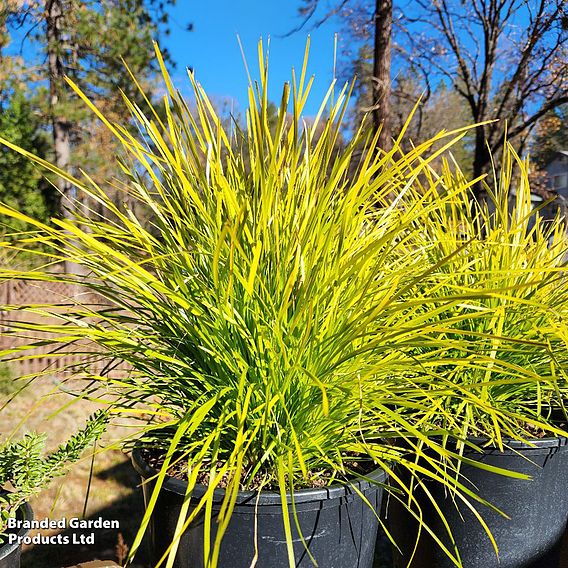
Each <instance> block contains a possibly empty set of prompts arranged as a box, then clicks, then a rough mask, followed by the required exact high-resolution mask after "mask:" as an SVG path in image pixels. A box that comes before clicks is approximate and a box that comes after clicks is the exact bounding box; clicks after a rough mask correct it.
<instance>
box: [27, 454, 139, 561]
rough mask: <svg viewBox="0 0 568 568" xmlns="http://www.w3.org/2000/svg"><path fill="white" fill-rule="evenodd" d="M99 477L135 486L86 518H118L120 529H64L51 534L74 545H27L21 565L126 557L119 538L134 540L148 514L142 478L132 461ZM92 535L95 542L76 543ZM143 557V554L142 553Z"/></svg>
mask: <svg viewBox="0 0 568 568" xmlns="http://www.w3.org/2000/svg"><path fill="white" fill-rule="evenodd" d="M96 477H97V478H99V479H101V480H108V479H112V480H114V481H115V482H116V483H120V484H121V485H123V486H124V487H127V488H129V489H131V493H129V494H128V495H127V496H126V497H123V498H121V499H119V500H117V501H116V502H114V503H112V505H110V506H108V507H105V508H103V509H100V510H98V511H96V512H94V513H93V514H91V515H89V516H88V517H86V519H87V520H93V521H94V520H95V519H98V518H101V519H107V520H116V521H118V523H119V526H120V528H118V529H104V528H101V529H78V528H77V529H70V528H67V529H65V530H62V531H60V532H56V533H51V534H56V535H57V534H59V535H61V537H67V538H68V539H69V542H70V544H54V545H48V544H41V545H39V544H38V545H35V546H33V547H29V548H26V549H25V550H24V552H23V554H22V560H21V568H60V567H62V566H71V565H73V564H78V563H80V562H87V561H90V560H114V561H115V562H116V561H120V560H122V559H123V558H120V557H121V556H123V557H124V551H125V549H124V547H120V546H119V541H120V539H122V540H123V541H124V543H126V544H127V545H130V544H131V543H132V542H133V540H134V536H135V535H136V531H137V529H138V524H139V523H140V520H141V519H142V516H143V514H144V502H143V498H142V490H141V488H139V487H138V484H139V482H140V478H139V477H138V475H137V474H136V473H135V472H134V470H133V469H132V466H131V465H130V462H122V463H120V464H117V465H115V466H113V467H111V468H109V469H107V470H104V471H102V472H100V473H99V474H97V476H96ZM43 532H45V531H43ZM90 534H93V535H94V543H93V544H86V543H84V544H81V543H76V544H73V539H74V537H75V540H81V535H82V536H83V538H86V537H87V536H88V535H90ZM119 535H120V536H119ZM119 549H121V550H122V552H121V550H119ZM139 556H142V553H140V554H139ZM130 566H131V567H132V568H148V567H147V566H146V565H145V564H144V563H143V562H142V560H140V561H137V562H135V563H134V564H131V565H130Z"/></svg>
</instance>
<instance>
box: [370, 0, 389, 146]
mask: <svg viewBox="0 0 568 568" xmlns="http://www.w3.org/2000/svg"><path fill="white" fill-rule="evenodd" d="M391 35H392V0H376V6H375V45H374V53H373V59H374V61H373V78H372V81H373V108H374V110H373V128H374V129H375V132H376V131H377V130H378V129H379V128H381V125H382V129H381V134H380V136H379V141H378V144H377V146H378V148H380V149H381V150H389V149H390V147H391V128H390V90H391V77H390V67H391Z"/></svg>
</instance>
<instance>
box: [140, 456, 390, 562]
mask: <svg viewBox="0 0 568 568" xmlns="http://www.w3.org/2000/svg"><path fill="white" fill-rule="evenodd" d="M132 462H133V464H134V468H135V469H136V471H137V472H138V473H139V474H140V475H141V476H142V478H143V479H148V478H149V477H151V476H153V475H155V474H156V471H155V470H153V469H151V468H150V467H149V466H148V465H147V464H146V462H145V461H144V460H143V459H142V456H141V455H140V452H139V451H138V450H134V452H133V453H132ZM386 477H387V476H386V473H385V472H383V471H381V470H377V471H375V472H373V473H372V474H370V475H369V478H370V479H372V480H373V481H374V482H377V483H384V482H385V481H386ZM352 486H353V487H355V488H357V490H358V491H360V492H361V493H362V494H363V495H364V496H365V498H366V499H367V500H368V502H369V504H370V505H371V507H372V508H373V509H374V510H373V509H371V507H369V505H368V504H367V503H365V502H364V501H363V499H362V498H361V497H360V495H359V494H358V493H357V492H356V491H355V490H354V489H353V487H349V486H347V487H344V486H342V485H332V486H330V487H328V488H325V489H306V490H299V491H297V492H295V493H294V503H295V506H296V511H297V514H298V519H299V523H300V526H301V529H302V534H303V536H304V538H305V540H306V543H307V545H308V547H309V550H310V552H311V553H312V555H313V556H314V557H315V559H316V560H317V562H318V564H319V566H320V567H321V568H371V567H372V565H373V554H374V550H375V540H376V535H377V528H378V521H377V516H376V511H379V510H380V505H381V498H382V493H383V489H382V487H381V486H380V485H376V484H375V483H371V482H369V481H363V480H359V481H355V482H353V483H352ZM143 487H144V499H145V501H146V503H147V502H148V498H149V496H150V495H151V492H152V487H153V484H152V481H150V482H148V483H145V484H144V486H143ZM186 487H187V485H186V483H185V482H183V481H181V480H178V479H174V478H170V477H169V478H167V479H166V481H165V483H164V485H163V487H162V491H161V493H160V496H159V498H158V501H157V504H156V508H155V509H154V512H153V515H152V519H151V521H150V535H149V536H150V548H151V561H152V562H154V563H156V561H157V560H158V559H159V558H160V557H161V555H162V554H163V553H164V551H165V550H166V549H167V547H168V545H169V544H170V543H171V541H172V538H173V535H174V531H175V526H176V522H177V519H178V516H179V512H180V508H181V504H182V500H183V495H184V494H185V489H186ZM205 490H206V487H204V486H197V487H196V488H195V490H194V492H193V495H194V497H195V498H196V499H199V497H201V496H202V495H203V494H204V492H205ZM223 496H224V491H223V490H222V489H219V490H215V492H214V501H215V504H214V506H213V517H215V512H216V511H218V510H219V504H220V503H221V501H222V499H223ZM288 502H289V503H290V502H291V501H290V500H289V501H288ZM255 509H256V511H255ZM255 513H256V514H255ZM290 516H291V522H292V536H293V546H294V552H295V559H296V564H295V566H296V568H308V567H312V566H313V564H312V561H311V560H310V558H309V556H308V554H307V552H306V550H305V548H304V545H303V544H302V542H301V540H300V536H299V534H298V532H297V530H296V527H295V523H294V520H293V516H292V513H291V509H290ZM255 517H256V518H255ZM255 524H256V532H257V535H256V542H257V545H258V561H257V563H256V565H255V568H289V562H288V553H287V546H286V536H285V534H284V522H283V517H282V505H281V500H280V495H279V493H275V492H264V491H263V492H262V493H261V494H260V496H259V495H258V493H254V492H240V493H239V495H238V498H237V503H236V506H235V509H234V512H233V515H232V517H231V520H230V522H229V525H228V528H227V531H226V533H225V535H224V537H223V541H222V543H221V549H220V556H219V567H220V568H249V567H250V566H251V562H252V560H253V558H254V556H255ZM203 528H204V518H203V516H198V517H197V518H196V520H195V522H193V523H192V524H191V525H190V526H189V527H188V530H187V531H186V532H185V534H184V535H183V536H182V538H181V541H180V546H179V549H178V552H177V556H176V561H175V563H174V567H175V568H203V565H204V564H203V533H204V531H203ZM215 533H216V523H215V520H214V519H213V522H212V524H211V534H212V540H213V538H214V535H215Z"/></svg>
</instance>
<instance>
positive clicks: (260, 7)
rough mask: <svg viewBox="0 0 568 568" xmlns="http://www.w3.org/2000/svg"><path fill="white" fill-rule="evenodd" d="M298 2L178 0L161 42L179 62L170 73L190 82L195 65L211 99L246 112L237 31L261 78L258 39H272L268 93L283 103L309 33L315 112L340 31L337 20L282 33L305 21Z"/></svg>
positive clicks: (184, 82) (329, 76) (250, 63)
mask: <svg viewBox="0 0 568 568" xmlns="http://www.w3.org/2000/svg"><path fill="white" fill-rule="evenodd" d="M299 5H300V3H299V2H296V1H292V2H290V1H286V0H283V1H280V2H277V1H274V0H265V1H264V2H262V1H260V0H233V1H232V2H231V1H229V0H210V1H208V2H203V1H201V2H190V1H189V0H178V2H177V5H176V6H175V7H174V8H173V9H172V10H171V17H172V20H171V34H170V36H169V37H168V38H165V39H164V40H163V42H162V43H163V44H164V45H165V46H166V47H167V48H168V49H169V51H170V53H171V56H172V59H173V60H174V61H175V62H176V64H177V68H176V69H175V70H173V71H172V75H174V76H175V77H176V83H177V84H178V86H181V87H183V86H184V85H187V84H188V79H187V77H186V76H185V67H187V66H190V67H193V69H194V71H195V75H196V77H197V80H198V81H199V82H200V83H201V84H202V85H203V87H204V88H205V90H206V91H207V93H208V94H209V96H210V97H212V98H214V99H217V101H221V100H223V99H228V100H230V99H232V100H233V101H234V102H235V110H238V109H240V110H241V111H242V110H244V108H246V105H247V103H246V89H247V75H246V71H245V68H244V64H243V59H242V55H241V52H240V49H239V45H238V42H237V34H238V35H239V36H240V38H241V42H242V44H243V48H244V51H245V55H246V58H247V63H248V66H249V69H250V71H251V75H252V76H253V78H258V64H257V43H258V40H259V39H260V38H261V37H262V38H263V39H264V40H265V41H266V39H267V38H268V37H270V74H269V84H270V91H269V96H270V98H271V99H272V100H274V101H276V102H279V101H280V96H281V92H282V86H283V84H284V82H285V81H288V80H289V79H290V77H291V69H292V67H295V68H296V69H297V70H298V71H299V69H300V68H301V65H302V60H303V54H304V49H305V44H306V38H307V35H308V33H309V34H310V36H311V49H310V65H309V67H308V70H309V73H310V74H314V75H315V79H314V86H313V88H312V94H311V96H310V100H309V101H308V104H307V106H306V109H305V112H306V114H307V115H310V114H315V113H316V112H317V108H318V107H319V103H320V102H321V100H322V99H323V97H324V95H325V92H326V91H327V89H328V88H329V84H330V81H331V79H332V76H333V46H334V33H335V32H338V31H339V27H340V24H339V22H338V21H337V20H333V21H330V22H328V23H326V24H324V25H322V26H321V27H319V28H317V29H312V27H311V26H309V25H308V26H306V27H305V29H303V30H301V31H299V32H296V33H294V34H293V35H291V36H289V37H281V36H283V35H284V34H286V33H287V32H289V31H291V30H292V29H294V28H295V27H297V26H298V24H299V23H300V22H301V18H300V17H299V16H298V6H299ZM189 22H192V23H193V31H192V32H187V31H185V25H186V24H187V23H189ZM182 90H183V91H185V89H182ZM229 104H230V103H229Z"/></svg>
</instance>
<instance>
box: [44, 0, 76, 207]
mask: <svg viewBox="0 0 568 568" xmlns="http://www.w3.org/2000/svg"><path fill="white" fill-rule="evenodd" d="M62 18H63V9H62V6H61V0H48V2H47V3H46V6H45V25H46V34H47V61H48V68H49V105H50V111H51V124H52V128H53V147H54V151H55V165H56V166H57V167H58V168H60V169H62V170H64V171H67V170H68V168H69V163H70V158H71V141H70V131H71V123H70V121H69V120H68V119H67V118H66V117H65V114H64V111H63V109H62V107H61V102H62V101H61V89H62V86H63V85H64V82H65V81H64V77H65V71H64V66H63V60H62V57H61V49H62V47H61V44H62V37H61V26H62V21H61V20H62ZM57 187H58V189H59V191H60V197H59V199H60V203H59V212H60V215H61V216H62V217H64V218H65V217H69V212H70V209H71V208H72V206H73V201H72V200H73V193H72V189H73V188H72V186H71V184H70V183H69V182H68V181H66V180H64V179H62V178H59V179H58V180H57Z"/></svg>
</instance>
